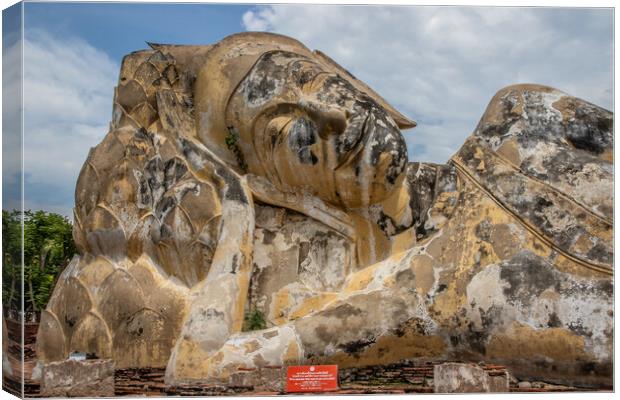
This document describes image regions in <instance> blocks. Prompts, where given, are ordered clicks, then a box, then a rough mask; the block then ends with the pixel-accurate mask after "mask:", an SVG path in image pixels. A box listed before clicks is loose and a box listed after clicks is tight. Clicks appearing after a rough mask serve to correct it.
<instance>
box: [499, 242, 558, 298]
mask: <svg viewBox="0 0 620 400" xmlns="http://www.w3.org/2000/svg"><path fill="white" fill-rule="evenodd" d="M500 277H501V279H503V280H505V281H506V282H508V283H509V286H508V287H505V288H504V295H506V297H507V298H508V299H510V300H512V301H526V302H527V301H529V300H530V299H532V298H533V297H535V296H538V295H540V294H541V293H542V292H543V291H545V290H546V289H548V288H557V286H558V285H559V283H560V281H559V280H560V277H559V276H558V275H557V274H556V273H555V271H554V270H553V267H552V266H551V265H550V264H549V263H548V262H547V261H546V260H544V259H543V258H540V257H538V256H536V255H535V254H533V253H530V252H529V251H525V250H524V251H521V252H519V253H517V254H516V255H515V256H514V257H513V258H511V259H510V260H508V261H506V262H504V263H502V264H501V272H500Z"/></svg>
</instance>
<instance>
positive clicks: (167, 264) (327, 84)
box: [38, 33, 613, 385]
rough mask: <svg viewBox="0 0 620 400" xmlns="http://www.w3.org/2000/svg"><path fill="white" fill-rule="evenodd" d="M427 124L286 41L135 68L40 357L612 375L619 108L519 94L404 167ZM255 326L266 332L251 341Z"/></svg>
mask: <svg viewBox="0 0 620 400" xmlns="http://www.w3.org/2000/svg"><path fill="white" fill-rule="evenodd" d="M414 125H415V123H414V122H413V121H411V120H408V119H407V118H406V117H404V116H402V115H401V114H400V113H398V111H396V110H394V109H393V108H392V107H391V106H389V105H388V104H387V103H386V102H385V100H383V99H382V98H380V97H379V96H378V95H377V94H376V93H374V92H373V91H372V90H371V89H370V88H368V87H367V86H366V85H364V84H363V83H362V82H359V81H358V80H357V79H355V78H354V77H352V76H351V75H350V74H348V72H346V71H345V70H344V69H342V68H341V67H340V66H338V65H337V64H335V62H333V60H331V59H329V58H328V57H327V56H325V55H324V54H322V53H320V52H317V51H315V52H311V51H310V50H308V49H307V48H305V47H304V46H303V45H301V44H300V43H298V42H296V41H295V40H293V39H290V38H286V37H281V36H278V35H271V34H256V33H252V34H240V35H234V36H232V37H229V38H226V39H224V40H223V41H222V42H220V43H218V44H216V45H214V46H165V45H153V49H152V50H148V51H139V52H135V53H132V54H130V55H128V56H126V57H125V59H124V60H123V65H122V67H121V73H120V77H119V84H118V86H117V89H116V95H115V101H114V110H113V117H112V123H111V125H110V132H109V133H108V134H107V136H106V137H105V139H104V140H103V141H102V142H101V143H100V144H99V145H98V146H96V147H95V148H93V149H92V150H91V152H90V154H89V156H88V159H87V161H86V163H85V164H84V167H83V169H82V172H81V174H80V177H79V180H78V183H77V187H76V207H75V230H74V237H75V240H76V243H77V245H78V248H79V250H80V255H79V256H76V258H75V259H74V260H73V261H72V262H71V264H70V265H69V266H68V267H67V269H66V270H65V271H64V273H63V275H62V276H61V278H60V279H59V282H58V285H57V287H56V289H55V291H54V294H53V296H52V299H51V301H50V303H49V306H48V308H47V310H46V311H45V312H44V313H43V315H42V321H41V328H40V331H39V335H38V354H39V357H40V361H41V362H42V363H44V364H45V363H49V362H52V361H57V360H62V359H65V358H66V356H67V355H68V354H69V352H71V351H86V352H94V353H96V354H97V355H98V356H99V357H101V358H108V357H109V358H113V359H114V361H115V363H116V365H117V366H118V367H119V368H126V367H140V366H151V367H164V366H165V367H166V381H167V383H169V384H175V385H180V384H191V383H193V382H197V381H200V382H205V381H211V380H216V381H227V380H228V379H229V378H231V377H232V376H234V374H235V373H236V372H237V371H238V370H239V368H255V367H264V366H270V365H272V366H275V365H286V364H289V363H314V362H333V363H337V364H338V365H340V366H341V367H343V368H344V367H350V366H357V365H359V366H361V365H373V364H383V363H393V362H397V361H399V360H402V359H411V358H417V359H421V360H427V359H428V360H459V361H481V360H485V361H490V362H499V363H502V364H504V365H507V366H508V367H509V368H510V369H511V371H513V373H515V374H516V375H518V376H523V377H532V378H537V379H547V380H555V381H565V382H571V383H573V384H594V385H596V384H610V383H611V379H612V378H611V368H612V357H613V355H612V337H613V300H612V299H613V281H612V263H613V245H612V235H613V219H612V218H613V205H612V204H613V190H612V182H613V163H612V149H613V132H612V127H613V115H612V114H611V113H610V112H608V111H606V110H603V109H601V108H599V107H597V106H595V105H592V104H589V103H587V102H585V101H582V100H580V99H576V98H574V97H571V96H569V95H567V94H565V93H562V92H560V91H557V90H555V89H552V88H548V87H542V86H536V85H519V86H511V87H508V88H505V89H502V90H501V91H500V92H498V94H497V95H496V96H495V97H494V98H493V99H492V100H491V102H490V104H489V106H488V109H487V111H486V112H485V114H484V115H483V117H482V119H481V121H480V123H479V125H478V127H477V128H476V130H475V131H474V133H473V134H472V135H471V136H470V137H469V138H468V139H467V140H466V142H465V144H464V145H463V147H462V148H461V149H460V150H459V151H458V152H457V154H455V155H454V157H453V158H452V159H451V160H450V161H449V162H448V163H447V164H445V165H435V164H425V163H406V156H405V155H406V154H407V152H406V148H405V143H404V140H403V138H402V136H401V133H400V131H399V129H405V128H410V127H412V126H414ZM255 311H259V312H261V313H262V315H264V318H265V321H266V324H267V328H266V329H263V330H258V331H251V332H242V322H243V317H244V313H246V312H255Z"/></svg>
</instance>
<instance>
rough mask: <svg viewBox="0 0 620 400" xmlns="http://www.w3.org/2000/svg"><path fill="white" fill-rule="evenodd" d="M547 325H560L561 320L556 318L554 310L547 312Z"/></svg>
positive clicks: (553, 326)
mask: <svg viewBox="0 0 620 400" xmlns="http://www.w3.org/2000/svg"><path fill="white" fill-rule="evenodd" d="M547 326H548V327H549V328H560V327H561V326H562V321H560V318H558V315H557V314H556V313H555V312H552V313H551V314H549V321H548V322H547Z"/></svg>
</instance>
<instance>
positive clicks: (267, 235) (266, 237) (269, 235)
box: [263, 229, 276, 244]
mask: <svg viewBox="0 0 620 400" xmlns="http://www.w3.org/2000/svg"><path fill="white" fill-rule="evenodd" d="M275 237H276V234H275V233H273V232H271V231H270V230H267V229H263V244H271V243H273V239H274V238H275Z"/></svg>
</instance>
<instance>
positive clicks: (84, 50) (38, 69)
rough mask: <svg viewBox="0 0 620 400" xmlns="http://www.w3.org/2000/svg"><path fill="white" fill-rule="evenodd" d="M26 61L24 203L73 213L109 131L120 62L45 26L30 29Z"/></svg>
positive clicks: (25, 53)
mask: <svg viewBox="0 0 620 400" xmlns="http://www.w3.org/2000/svg"><path fill="white" fill-rule="evenodd" d="M24 65H25V67H24V110H25V111H24V112H25V114H24V119H25V124H24V174H25V176H26V185H25V197H26V204H25V207H26V208H33V209H44V210H50V211H56V212H61V213H63V214H65V215H67V216H71V215H72V213H71V208H72V206H73V193H74V188H75V183H76V181H77V176H78V174H79V171H80V168H81V166H82V164H83V163H84V161H85V160H86V156H87V155H88V151H89V149H90V148H91V147H93V146H95V145H96V144H97V143H99V142H100V141H101V140H102V139H103V137H104V136H105V134H106V133H107V131H108V124H109V121H110V116H111V112H112V98H113V93H114V86H115V85H116V80H117V77H118V71H119V66H118V65H117V64H116V63H115V62H113V61H112V60H111V59H110V58H109V57H108V56H107V55H106V54H105V53H104V52H102V51H100V50H98V49H96V48H94V47H92V46H91V45H89V44H88V43H86V42H84V41H83V40H80V39H78V38H71V37H69V38H68V37H62V38H59V37H53V36H51V35H50V34H49V33H47V32H45V31H40V30H36V31H30V30H29V31H28V32H27V37H26V38H25V42H24Z"/></svg>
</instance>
